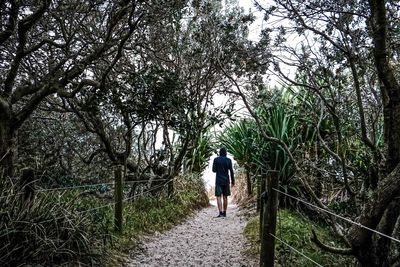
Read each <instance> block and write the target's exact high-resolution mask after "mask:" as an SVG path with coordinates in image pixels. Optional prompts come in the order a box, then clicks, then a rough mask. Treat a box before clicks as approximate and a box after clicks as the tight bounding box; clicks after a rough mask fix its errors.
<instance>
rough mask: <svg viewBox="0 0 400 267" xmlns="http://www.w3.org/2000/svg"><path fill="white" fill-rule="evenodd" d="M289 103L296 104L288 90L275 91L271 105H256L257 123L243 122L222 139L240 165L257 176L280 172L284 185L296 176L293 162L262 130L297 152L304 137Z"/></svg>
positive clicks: (233, 127) (231, 126) (251, 120)
mask: <svg viewBox="0 0 400 267" xmlns="http://www.w3.org/2000/svg"><path fill="white" fill-rule="evenodd" d="M288 103H291V104H294V99H293V96H292V95H291V92H290V91H289V90H283V92H275V93H274V99H273V102H272V104H271V105H269V106H266V105H263V104H262V103H256V104H255V105H256V115H257V117H258V119H259V120H258V121H259V122H258V123H257V122H256V121H255V120H254V119H250V120H249V119H247V120H240V121H238V122H236V123H234V124H232V125H230V126H229V127H228V128H226V129H225V130H224V132H223V133H222V134H221V135H220V136H219V141H220V142H221V144H223V145H224V146H226V147H227V149H228V151H229V152H230V153H231V154H233V156H234V158H235V160H237V162H238V163H239V165H241V166H243V167H245V168H246V169H248V170H251V172H252V173H254V174H257V173H265V172H266V171H267V170H271V169H272V170H278V171H279V176H280V180H281V183H282V184H283V185H287V184H289V182H290V181H289V180H290V178H291V177H292V176H293V165H292V162H291V160H290V158H289V156H288V155H287V153H286V152H285V151H284V150H283V148H282V147H281V146H280V145H279V144H277V143H274V142H270V141H267V140H266V139H265V137H264V136H263V134H262V131H264V132H265V133H266V134H267V135H268V136H270V137H274V138H277V139H279V140H281V141H282V142H284V143H285V144H286V145H287V147H288V148H289V150H290V151H291V152H292V153H293V152H294V151H295V150H296V148H297V146H298V145H299V144H300V143H301V142H303V139H304V138H303V135H302V134H301V123H300V118H299V116H297V115H296V114H295V113H294V112H292V111H291V110H290V108H288ZM307 136H309V134H305V137H307Z"/></svg>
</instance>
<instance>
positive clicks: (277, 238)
mask: <svg viewBox="0 0 400 267" xmlns="http://www.w3.org/2000/svg"><path fill="white" fill-rule="evenodd" d="M270 235H271V236H272V237H273V238H275V239H276V240H279V241H280V242H281V243H282V244H284V245H285V246H287V247H289V248H290V249H291V250H293V251H295V252H297V253H299V254H300V255H301V256H303V257H304V258H306V259H307V260H309V261H311V262H312V263H314V264H315V265H317V266H320V267H324V266H322V265H321V264H319V263H318V262H316V261H314V260H313V259H311V258H310V257H308V256H307V255H305V254H304V253H303V252H301V251H299V250H297V249H295V248H294V247H292V246H291V245H289V244H288V243H286V242H285V241H283V240H282V239H280V238H279V237H276V236H275V235H273V234H271V233H270Z"/></svg>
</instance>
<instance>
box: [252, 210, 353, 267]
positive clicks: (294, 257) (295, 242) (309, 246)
mask: <svg viewBox="0 0 400 267" xmlns="http://www.w3.org/2000/svg"><path fill="white" fill-rule="evenodd" d="M311 230H314V231H315V232H316V233H317V236H318V238H319V239H320V240H321V241H322V242H323V243H325V244H328V245H329V246H333V247H340V246H341V245H343V244H342V242H341V241H340V240H339V239H338V238H336V237H335V236H334V234H333V233H332V232H331V231H330V230H329V228H328V227H327V226H326V225H320V224H316V223H314V222H312V221H310V220H309V219H307V218H305V217H301V216H300V215H299V214H296V213H294V212H291V211H288V210H280V211H279V213H278V222H277V233H276V236H277V237H278V238H280V239H282V240H283V241H285V242H286V243H287V244H289V245H290V246H292V247H293V248H295V249H297V250H298V251H300V252H302V253H303V254H305V255H306V256H307V257H309V258H311V259H312V260H314V261H316V262H318V263H319V264H321V265H322V266H353V265H354V259H352V257H348V256H342V255H334V254H330V253H327V252H324V251H321V250H320V249H319V248H317V247H316V246H315V245H314V244H313V243H312V241H311V240H310V237H311ZM244 234H245V236H246V237H247V239H248V240H249V242H250V244H251V245H250V247H249V248H248V249H247V251H246V252H247V253H248V254H250V255H253V256H256V255H257V256H258V254H259V252H260V237H259V218H258V217H255V218H253V219H251V220H250V221H249V223H248V224H247V225H246V227H245V229H244ZM275 244H276V250H275V256H276V259H277V263H278V264H279V265H278V266H293V267H295V266H299V267H305V266H310V267H311V266H315V264H314V263H312V262H311V261H309V260H308V259H306V258H304V257H303V256H301V255H300V254H298V253H296V252H295V251H293V250H291V249H290V248H289V247H288V246H286V245H285V244H283V243H282V242H280V241H279V240H276V243H275Z"/></svg>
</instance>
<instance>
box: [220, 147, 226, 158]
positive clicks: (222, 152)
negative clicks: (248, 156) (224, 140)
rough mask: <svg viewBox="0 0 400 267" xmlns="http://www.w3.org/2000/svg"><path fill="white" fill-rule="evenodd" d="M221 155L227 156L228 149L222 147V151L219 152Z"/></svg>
mask: <svg viewBox="0 0 400 267" xmlns="http://www.w3.org/2000/svg"><path fill="white" fill-rule="evenodd" d="M219 155H220V156H226V148H225V147H221V149H220V150H219Z"/></svg>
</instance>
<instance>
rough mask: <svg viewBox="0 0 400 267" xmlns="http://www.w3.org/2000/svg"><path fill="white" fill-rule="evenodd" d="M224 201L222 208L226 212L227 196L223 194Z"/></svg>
mask: <svg viewBox="0 0 400 267" xmlns="http://www.w3.org/2000/svg"><path fill="white" fill-rule="evenodd" d="M223 200H224V201H223V202H224V209H223V211H224V212H226V209H227V208H228V197H227V196H224V199H223Z"/></svg>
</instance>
